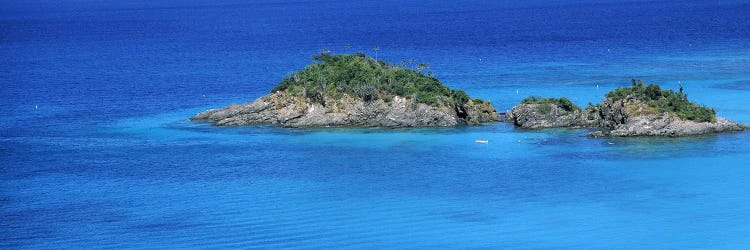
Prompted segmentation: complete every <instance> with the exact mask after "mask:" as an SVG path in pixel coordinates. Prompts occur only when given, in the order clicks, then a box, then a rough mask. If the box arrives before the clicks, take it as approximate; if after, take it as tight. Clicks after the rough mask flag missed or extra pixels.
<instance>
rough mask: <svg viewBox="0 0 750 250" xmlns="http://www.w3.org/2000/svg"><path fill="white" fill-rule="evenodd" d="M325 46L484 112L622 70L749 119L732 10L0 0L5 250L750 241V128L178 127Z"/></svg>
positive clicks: (624, 82)
mask: <svg viewBox="0 0 750 250" xmlns="http://www.w3.org/2000/svg"><path fill="white" fill-rule="evenodd" d="M376 46H377V47H378V50H377V51H376V50H374V47H376ZM322 50H330V51H331V52H332V53H354V52H357V51H359V52H364V53H367V54H368V55H371V56H376V55H377V57H378V59H382V60H386V61H389V62H392V63H396V64H398V63H400V62H401V61H402V60H407V61H410V60H411V59H413V60H414V62H415V63H429V64H430V69H429V70H430V71H433V72H434V73H435V75H436V76H437V77H438V78H439V79H441V80H442V81H443V83H445V84H446V85H448V86H449V87H451V88H458V89H464V90H466V91H467V92H468V93H469V94H470V95H471V96H472V97H479V98H483V99H487V100H490V101H491V102H492V104H493V105H494V106H495V107H496V108H497V109H498V110H501V111H502V110H506V109H510V108H511V107H512V106H513V105H515V104H516V103H518V102H519V101H520V100H522V99H523V98H524V97H526V96H529V95H539V96H554V97H559V96H567V97H569V98H570V99H571V100H573V101H574V102H575V103H576V104H578V105H580V106H585V105H587V103H589V102H593V103H596V102H599V101H600V100H601V99H602V97H603V95H604V94H605V93H606V92H607V91H609V90H611V89H614V88H616V87H618V86H628V85H629V84H630V79H631V78H640V79H643V80H645V81H646V82H651V83H658V84H661V85H662V86H663V87H665V88H673V89H676V88H678V86H680V85H681V86H683V87H684V89H685V92H687V93H688V94H689V97H690V99H691V100H693V101H696V102H699V103H701V104H705V105H709V106H712V107H715V108H716V110H717V113H718V115H719V116H722V117H726V118H729V119H731V120H735V121H739V122H742V123H746V124H747V123H750V3H748V2H747V1H481V0H458V1H443V0H438V1H417V0H397V1H396V0H382V1H359V0H353V1H352V0H346V1H344V0H333V1H277V0H259V1H250V2H246V1H163V0H148V1H143V0H137V1H113V0H108V1H72V0H63V1H40V0H33V1H5V0H2V1H0V248H2V249H16V248H21V249H27V248H44V249H46V248H270V249H276V248H353V249H359V248H417V249H425V248H426V249H429V248H639V249H640V248H678V249H679V248H728V249H738V248H748V247H750V193H749V192H748V190H750V132H741V133H729V134H721V135H710V136H701V137H691V138H590V137H588V136H587V133H588V132H589V131H587V130H575V129H548V130H523V129H518V128H514V127H513V126H512V125H511V124H507V123H491V124H487V125H484V126H475V127H457V128H437V129H377V128H369V129H343V128H342V129H283V128H276V127H268V126H259V127H241V128H218V127H212V126H210V124H206V123H194V122H189V121H187V118H189V117H190V116H192V115H194V114H196V113H197V112H200V111H203V110H205V109H209V108H219V107H222V106H225V105H228V104H231V103H242V102H248V101H252V100H254V99H255V98H257V97H260V96H262V95H264V94H266V93H268V91H269V90H270V89H271V88H273V87H274V86H275V85H276V83H278V82H279V81H280V80H281V78H282V77H283V76H284V75H286V74H288V73H289V72H294V71H296V70H299V69H301V68H303V67H304V66H305V65H306V64H308V63H310V62H311V61H312V60H311V58H310V55H312V54H316V53H318V52H319V51H322ZM478 138H484V139H487V140H489V143H488V144H478V143H475V142H474V141H475V140H476V139H478Z"/></svg>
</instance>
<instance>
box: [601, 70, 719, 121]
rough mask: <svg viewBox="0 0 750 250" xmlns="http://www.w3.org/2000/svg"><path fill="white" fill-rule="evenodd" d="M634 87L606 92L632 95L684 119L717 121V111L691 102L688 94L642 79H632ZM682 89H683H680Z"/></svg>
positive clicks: (614, 96)
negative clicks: (644, 81) (662, 87)
mask: <svg viewBox="0 0 750 250" xmlns="http://www.w3.org/2000/svg"><path fill="white" fill-rule="evenodd" d="M631 82H632V84H633V86H632V87H629V88H628V87H621V88H617V89H615V90H613V91H610V92H609V93H607V94H606V97H607V98H610V99H613V100H623V99H625V98H627V97H628V96H632V97H633V98H636V99H638V100H641V101H643V102H645V103H646V104H647V105H648V106H650V107H652V108H655V109H656V110H658V111H659V112H672V113H675V114H676V115H677V116H678V117H680V118H682V119H687V120H691V121H696V122H715V121H716V111H715V110H714V109H711V108H708V107H706V106H702V105H699V104H697V103H694V102H690V101H689V100H688V98H687V94H685V93H682V91H680V92H674V91H673V90H666V89H664V90H663V89H661V87H659V85H655V84H644V83H643V81H642V80H636V79H632V80H631ZM680 90H682V89H680Z"/></svg>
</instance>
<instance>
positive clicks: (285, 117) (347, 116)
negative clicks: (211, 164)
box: [191, 91, 500, 128]
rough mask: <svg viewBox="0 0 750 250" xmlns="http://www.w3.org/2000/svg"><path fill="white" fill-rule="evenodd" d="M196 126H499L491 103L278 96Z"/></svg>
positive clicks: (208, 115)
mask: <svg viewBox="0 0 750 250" xmlns="http://www.w3.org/2000/svg"><path fill="white" fill-rule="evenodd" d="M191 120H193V121H206V122H213V123H214V125H216V126H247V125H278V126H281V127H292V128H300V127H389V128H396V127H447V126H456V125H477V124H482V123H486V122H492V121H498V120H500V117H499V116H498V114H497V113H496V111H495V109H494V108H493V107H492V106H491V105H490V104H489V103H485V102H483V103H475V102H474V101H473V100H469V101H467V102H466V103H465V104H463V105H461V106H458V105H454V106H441V107H435V106H431V105H427V104H424V103H415V102H414V101H412V100H411V99H408V98H405V97H400V96H395V97H393V99H392V100H391V101H389V102H387V101H385V100H383V99H376V100H372V101H364V100H362V99H361V98H356V97H352V96H350V95H348V94H342V97H341V98H338V99H335V98H332V97H328V96H326V97H324V101H323V102H322V103H320V102H312V101H310V100H309V99H307V98H305V97H303V96H295V95H291V94H289V93H288V92H287V91H276V92H274V93H271V94H268V95H266V96H263V97H261V98H258V99H257V100H255V101H253V102H251V103H247V104H241V105H236V104H235V105H230V106H228V107H226V108H222V109H212V110H208V111H205V112H202V113H199V114H197V115H196V116H194V117H192V118H191Z"/></svg>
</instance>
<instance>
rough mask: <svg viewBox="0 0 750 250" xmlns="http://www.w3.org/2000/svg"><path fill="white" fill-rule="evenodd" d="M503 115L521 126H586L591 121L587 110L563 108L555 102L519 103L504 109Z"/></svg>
mask: <svg viewBox="0 0 750 250" xmlns="http://www.w3.org/2000/svg"><path fill="white" fill-rule="evenodd" d="M505 117H506V120H507V121H508V122H513V124H515V125H516V126H519V127H522V128H558V127H587V126H589V125H590V124H591V123H592V122H590V121H589V120H590V119H589V116H588V112H586V111H581V110H580V109H577V108H576V109H573V110H565V109H563V108H561V107H560V106H558V105H555V104H536V103H534V104H529V103H521V104H519V105H517V106H515V107H513V109H511V110H508V111H506V113H505ZM592 118H593V117H592Z"/></svg>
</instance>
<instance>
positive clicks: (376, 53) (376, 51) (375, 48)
mask: <svg viewBox="0 0 750 250" xmlns="http://www.w3.org/2000/svg"><path fill="white" fill-rule="evenodd" d="M372 49H373V50H375V61H376V62H377V61H378V50H380V47H378V46H375V47H373V48H372Z"/></svg>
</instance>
